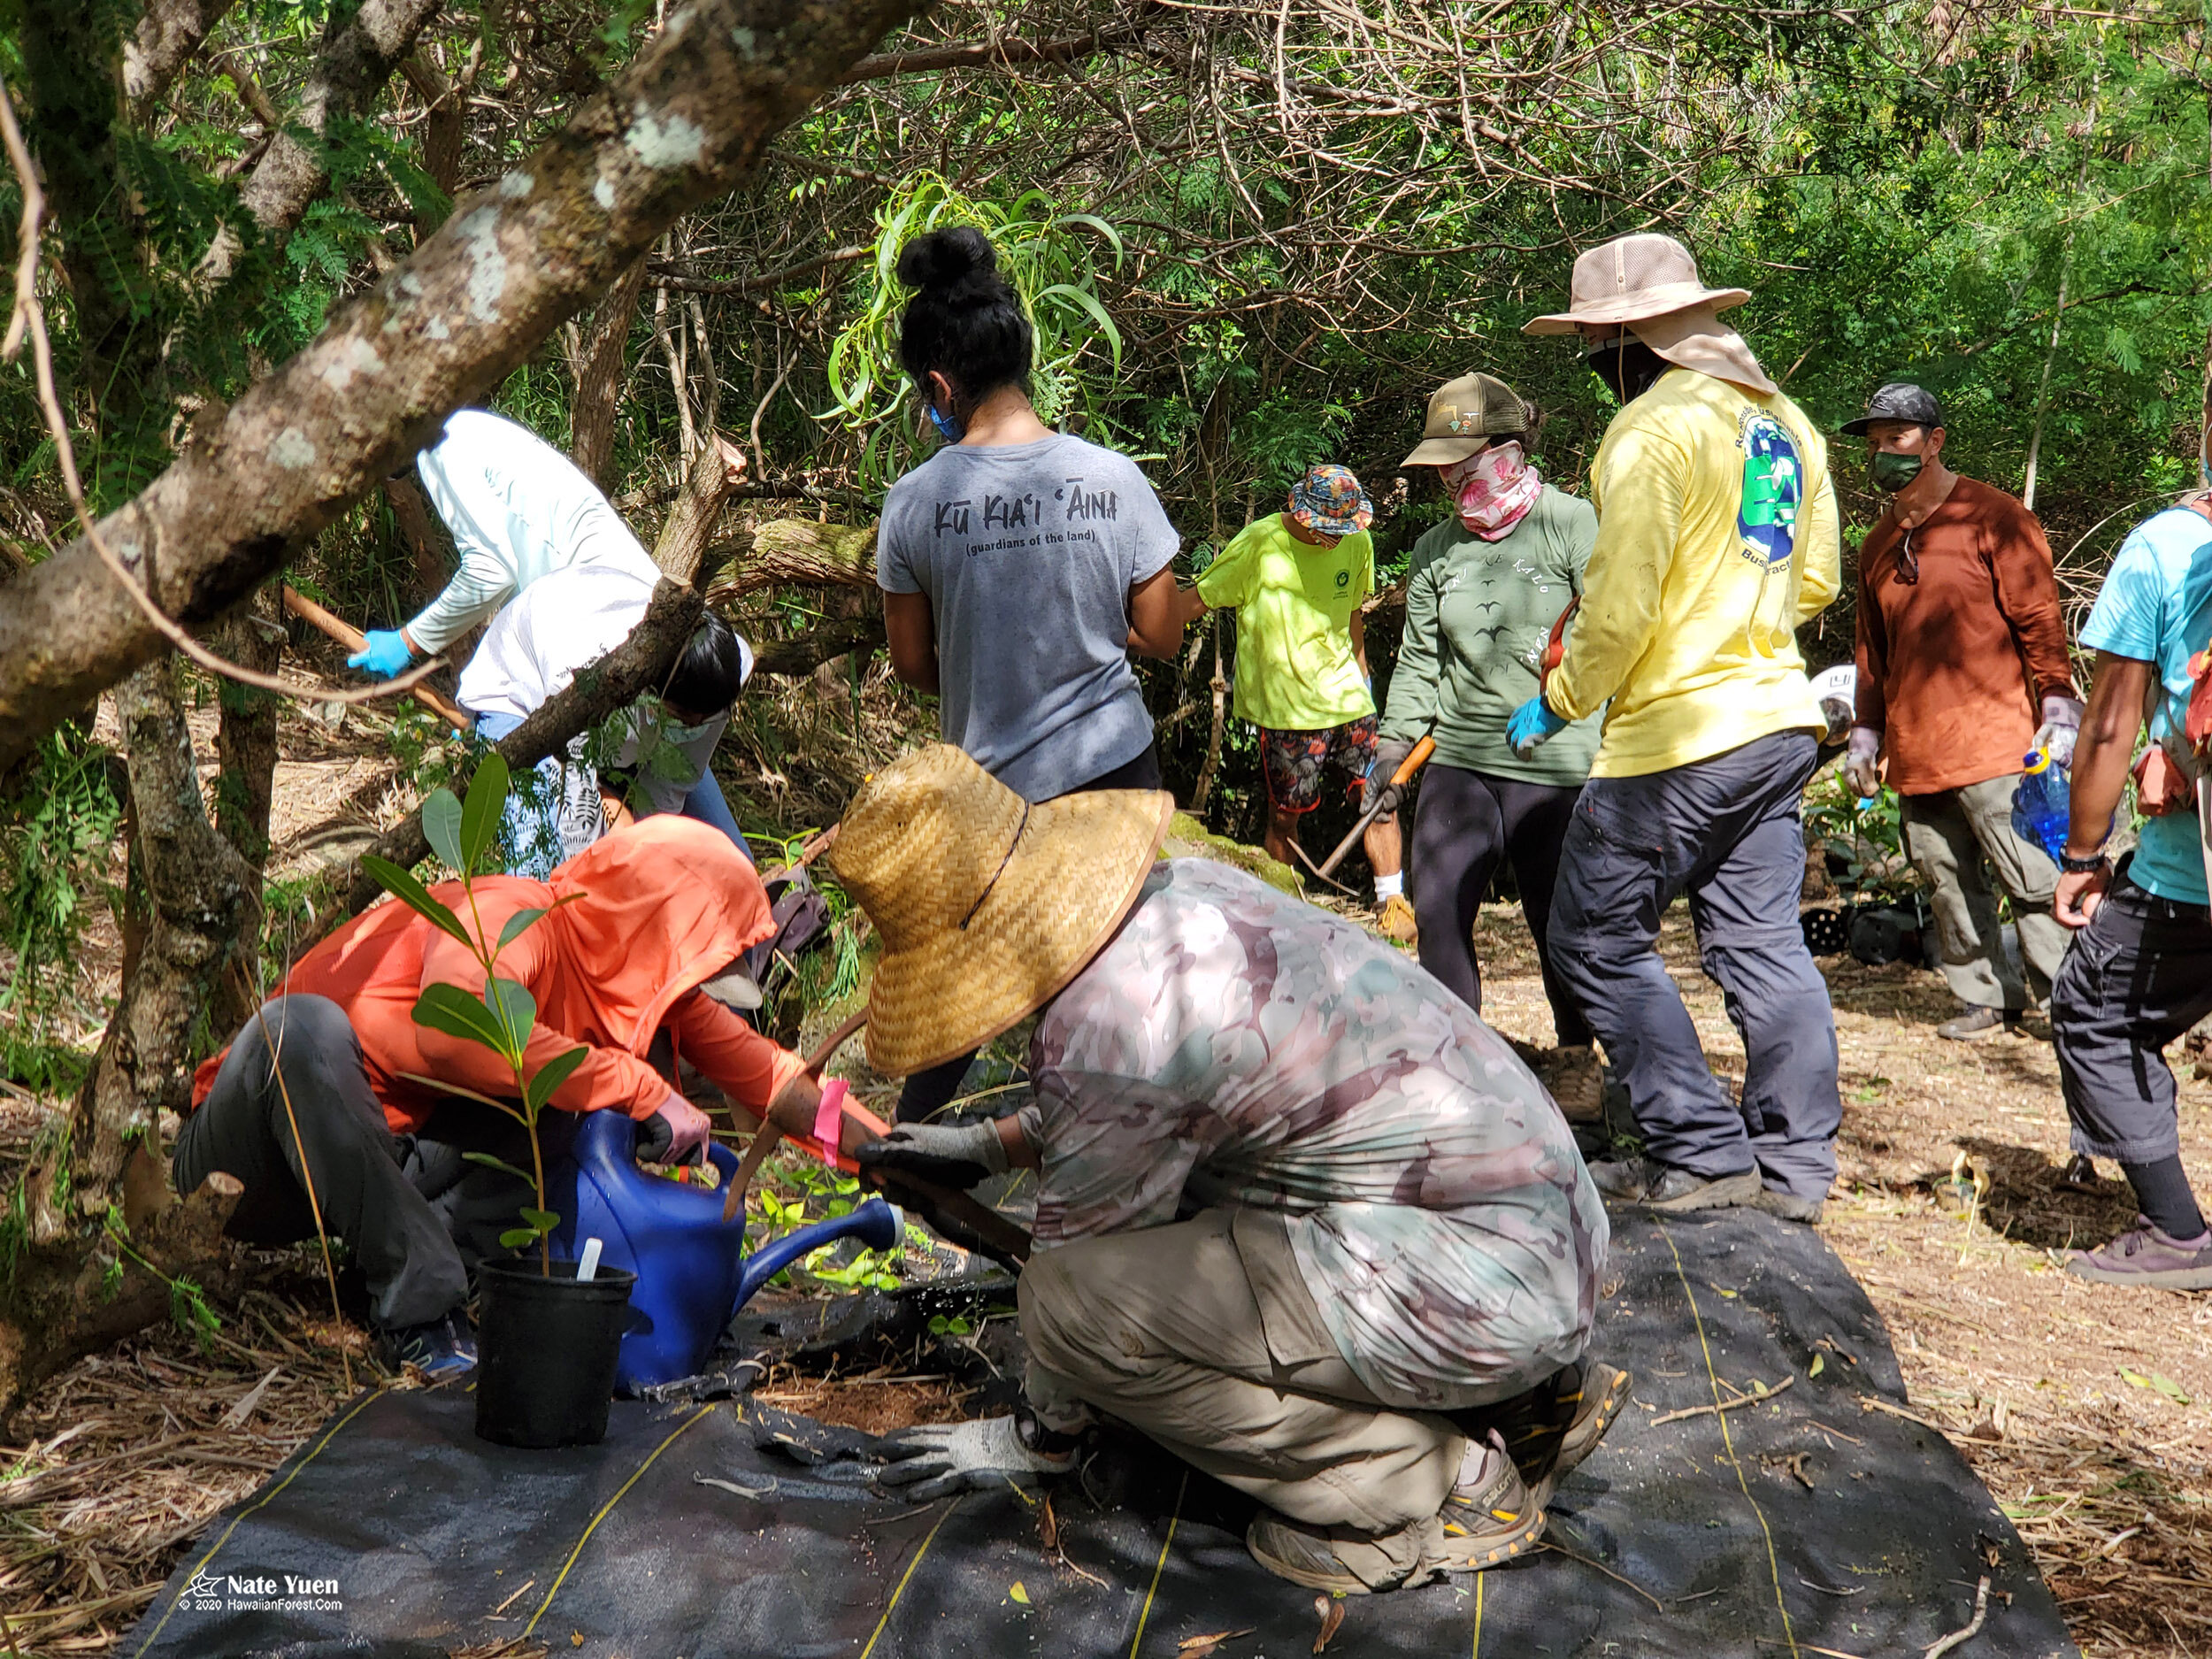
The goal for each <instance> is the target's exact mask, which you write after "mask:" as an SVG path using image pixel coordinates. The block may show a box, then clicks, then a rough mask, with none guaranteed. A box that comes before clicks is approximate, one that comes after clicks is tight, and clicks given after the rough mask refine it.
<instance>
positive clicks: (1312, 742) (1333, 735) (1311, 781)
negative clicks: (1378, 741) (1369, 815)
mask: <svg viewBox="0 0 2212 1659" xmlns="http://www.w3.org/2000/svg"><path fill="white" fill-rule="evenodd" d="M1375 725H1376V719H1375V717H1374V716H1373V715H1371V714H1363V715H1362V716H1361V717H1360V718H1358V719H1356V720H1352V721H1348V722H1347V723H1346V724H1345V725H1343V726H1329V727H1327V728H1326V729H1325V730H1323V731H1319V732H1278V731H1274V730H1271V729H1270V728H1269V727H1267V726H1262V727H1260V765H1261V769H1262V770H1263V772H1266V774H1267V798H1268V799H1269V800H1270V801H1271V802H1272V803H1274V806H1275V810H1277V811H1279V812H1310V811H1312V810H1314V808H1316V807H1317V806H1319V805H1320V804H1321V769H1322V767H1323V766H1325V765H1333V766H1335V767H1337V768H1338V769H1339V770H1340V771H1343V772H1349V773H1351V774H1352V778H1353V780H1354V784H1355V786H1357V784H1358V781H1359V780H1362V779H1363V778H1365V777H1366V776H1367V769H1368V768H1369V767H1370V766H1371V765H1373V764H1374V762H1375ZM1388 821H1389V820H1388V819H1387V818H1380V819H1378V820H1377V822H1379V823H1387V822H1388Z"/></svg>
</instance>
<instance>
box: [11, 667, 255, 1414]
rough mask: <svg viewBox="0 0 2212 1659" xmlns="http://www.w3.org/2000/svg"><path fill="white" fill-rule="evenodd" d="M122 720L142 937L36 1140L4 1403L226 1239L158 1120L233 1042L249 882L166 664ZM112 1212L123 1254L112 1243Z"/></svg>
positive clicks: (213, 1198)
mask: <svg viewBox="0 0 2212 1659" xmlns="http://www.w3.org/2000/svg"><path fill="white" fill-rule="evenodd" d="M116 712H117V714H118V716H119V718H120V721H121V724H122V728H123V746H124V750H125V754H126V756H127V764H128V767H129V775H130V790H131V809H132V810H131V818H132V826H133V837H132V848H131V859H132V864H133V870H132V882H133V886H134V889H135V890H136V891H137V893H138V894H139V895H141V902H142V906H143V918H142V938H141V940H140V942H139V944H138V948H137V950H136V952H135V953H134V957H133V960H132V961H131V963H130V965H129V968H128V970H127V973H126V975H125V979H124V983H123V987H122V996H121V1000H120V1002H119V1003H118V1005H117V1007H116V1010H115V1017H114V1018H113V1019H111V1021H110V1022H109V1024H108V1029H107V1033H106V1035H105V1036H104V1038H103V1039H102V1040H101V1043H100V1048H99V1052H98V1054H97V1055H96V1056H95V1058H94V1060H93V1065H92V1072H91V1075H90V1076H89V1077H88V1078H87V1079H86V1080H85V1084H84V1087H82V1088H81V1090H80V1091H79V1092H78V1094H77V1098H76V1100H75V1101H74V1102H73V1103H72V1105H71V1108H70V1110H69V1111H68V1113H67V1115H66V1116H65V1118H58V1119H57V1120H55V1121H54V1122H53V1123H50V1125H48V1126H47V1128H46V1129H45V1130H44V1131H43V1132H42V1137H41V1141H40V1143H39V1146H38V1148H37V1149H36V1151H35V1154H34V1156H33V1157H32V1159H31V1163H30V1167H29V1169H28V1170H27V1172H26V1173H25V1175H24V1178H23V1192H22V1201H23V1202H22V1203H21V1205H20V1207H19V1210H18V1211H17V1214H18V1216H19V1223H18V1224H17V1225H16V1227H15V1229H14V1231H13V1232H12V1236H10V1237H9V1238H8V1240H7V1243H8V1244H9V1245H10V1246H11V1247H12V1249H13V1252H14V1261H13V1271H12V1274H11V1276H10V1278H9V1280H8V1283H7V1287H6V1290H5V1293H4V1295H0V1408H4V1406H5V1405H7V1404H9V1403H11V1402H13V1401H14V1400H16V1399H19V1397H20V1396H21V1394H22V1392H23V1390H25V1389H26V1388H27V1387H29V1386H32V1385H34V1384H35V1383H36V1382H38V1381H39V1380H40V1379H42V1378H44V1377H47V1376H50V1375H51V1374H52V1373H53V1372H54V1371H57V1370H58V1369H60V1367H62V1366H63V1365H65V1364H67V1363H69V1362H70V1361H71V1360H72V1359H73V1358H75V1357H76V1356H78V1355H80V1354H82V1353H85V1352H88V1351H89V1350H90V1349H91V1348H95V1347H97V1346H100V1345H102V1344H104V1343H105V1342H108V1341H111V1340H113V1339H114V1338H115V1337H116V1336H117V1335H119V1334H121V1333H124V1332H127V1331H129V1330H133V1329H135V1328H136V1327H137V1326H138V1325H142V1324H144V1323H145V1321H146V1319H147V1318H149V1317H153V1316H154V1315H156V1314H157V1313H158V1312H159V1311H160V1310H161V1309H162V1308H164V1307H165V1306H166V1305H167V1304H168V1300H169V1295H170V1290H169V1286H168V1285H167V1284H166V1283H165V1276H166V1278H169V1279H174V1278H177V1277H180V1276H183V1277H189V1278H192V1279H198V1280H202V1281H205V1280H207V1279H210V1278H211V1277H219V1275H220V1272H221V1270H222V1269H223V1267H224V1263H225V1260H226V1256H225V1252H224V1250H223V1248H222V1247H221V1244H220V1240H219V1234H220V1232H221V1227H222V1222H223V1220H224V1219H225V1218H226V1217H227V1215H228V1213H229V1208H228V1206H229V1203H230V1202H232V1201H233V1200H234V1196H235V1194H234V1193H226V1194H205V1193H204V1194H195V1195H194V1196H193V1197H192V1198H190V1199H188V1200H187V1201H186V1202H184V1203H183V1204H181V1205H177V1204H173V1203H171V1202H170V1201H169V1198H168V1194H167V1189H166V1182H165V1179H164V1171H163V1168H162V1160H161V1140H160V1129H159V1124H160V1113H161V1110H162V1109H163V1108H164V1107H167V1108H170V1109H173V1110H176V1109H181V1108H183V1107H185V1106H187V1105H188V1104H189V1101H190V1094H191V1086H192V1065H193V1062H194V1060H195V1058H196V1056H197V1054H198V1053H199V1052H200V1051H202V1050H203V1049H204V1048H206V1047H208V1046H209V1045H210V1043H211V1041H220V1040H221V1038H222V1037H224V1036H227V1035H228V1033H227V1032H226V1031H219V1030H218V1029H216V1028H215V1027H214V1025H213V1024H212V1021H213V1020H214V1019H215V1018H219V1015H220V1010H224V1009H225V1008H226V1007H229V1006H234V1002H235V998H234V995H232V994H227V987H226V980H227V979H228V978H229V977H230V976H231V974H232V972H233V966H234V960H235V957H236V953H237V951H238V950H239V949H240V941H241V940H242V937H244V936H245V935H246V932H247V927H246V924H247V922H248V920H249V919H250V918H251V917H252V916H253V915H254V914H255V913H256V910H257V886H258V876H257V872H256V870H255V868H254V867H253V866H251V865H250V864H247V862H246V860H245V859H244V858H242V857H241V856H239V853H238V850H237V849H236V848H234V847H233V846H232V845H231V843H230V842H229V841H227V840H226V839H225V838H224V837H223V835H222V834H221V833H219V832H218V831H217V829H216V828H215V826H214V825H212V824H211V823H210V822H209V821H208V816H207V810H206V806H205V804H204V801H203V799H202V796H201V792H200V777H199V768H198V765H197V764H196V757H195V755H194V753H193V749H192V736H191V733H190V732H189V731H188V729H187V728H186V726H185V718H184V706H183V703H182V702H181V700H180V697H179V695H178V690H177V669H176V660H175V658H174V657H159V658H157V659H156V660H155V661H154V662H151V663H150V664H147V665H146V666H145V667H143V668H142V669H139V670H138V671H137V672H135V673H134V674H133V675H131V677H130V678H129V679H128V680H125V681H124V682H123V684H122V685H121V686H120V687H118V688H117V692H116ZM111 1211H112V1212H113V1217H116V1218H118V1219H119V1220H120V1222H121V1223H122V1225H124V1226H125V1227H126V1228H127V1231H128V1234H129V1248H128V1249H127V1250H126V1249H123V1248H121V1247H120V1246H119V1244H118V1243H117V1241H116V1240H115V1239H114V1238H113V1236H112V1234H111V1231H110V1229H111V1226H112V1225H115V1223H114V1221H113V1220H111ZM149 1264H150V1267H149ZM118 1268H119V1277H117V1270H118ZM150 1268H151V1270H152V1271H150Z"/></svg>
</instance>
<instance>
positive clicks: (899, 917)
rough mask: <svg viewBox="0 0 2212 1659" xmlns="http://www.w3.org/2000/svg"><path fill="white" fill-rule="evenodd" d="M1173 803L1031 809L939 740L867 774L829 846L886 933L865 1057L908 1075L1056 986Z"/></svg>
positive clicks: (1133, 895)
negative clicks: (831, 846)
mask: <svg viewBox="0 0 2212 1659" xmlns="http://www.w3.org/2000/svg"><path fill="white" fill-rule="evenodd" d="M1174 811H1175V797H1174V796H1173V795H1168V794H1166V793H1165V792H1164V791H1162V790H1156V789H1096V790H1090V791H1087V792H1085V793H1083V794H1080V795H1062V796H1061V797H1060V798H1059V799H1058V800H1056V801H1045V802H1040V803H1037V804H1035V805H1032V804H1031V803H1028V802H1026V801H1024V800H1023V799H1022V798H1021V796H1019V795H1016V794H1015V793H1014V792H1013V791H1012V790H1011V789H1010V788H1008V787H1006V786H1005V785H1004V784H1002V783H1001V782H999V780H997V779H995V778H994V777H992V776H991V774H990V773H988V772H985V771H984V770H983V768H982V767H980V766H979V765H977V764H975V762H974V761H973V760H972V759H971V758H970V757H968V756H967V755H966V754H964V752H962V751H961V750H959V749H954V748H952V747H951V746H950V745H949V744H945V743H933V744H932V745H931V746H930V747H929V748H927V749H921V750H919V751H918V752H917V753H915V754H911V755H908V756H906V757H903V758H902V759H900V760H899V761H897V762H896V763H895V764H892V765H890V766H887V767H885V768H884V770H883V771H881V772H878V773H876V775H875V776H874V777H872V778H871V779H870V780H868V781H867V783H865V784H864V785H863V786H862V787H861V791H860V793H859V794H858V795H856V796H854V797H853V803H852V805H851V807H850V808H849V810H847V811H846V813H845V820H844V824H843V826H842V827H841V828H840V829H839V830H838V832H837V844H836V846H835V847H834V848H833V849H831V851H830V855H829V859H830V864H831V866H832V867H833V869H834V870H835V871H836V872H837V879H838V881H839V882H840V883H841V885H842V886H843V887H844V888H845V890H846V891H847V892H848V893H849V894H851V895H852V896H853V897H854V898H855V899H856V900H857V901H858V902H859V904H860V908H861V909H862V910H864V911H866V912H867V916H868V920H869V921H870V922H871V923H872V924H873V925H874V927H875V930H876V933H877V934H878V935H879V937H880V938H881V939H882V941H883V956H882V958H881V959H880V960H879V962H878V963H877V964H876V972H875V979H874V980H873V981H872V983H871V985H870V986H869V988H868V1064H871V1065H872V1066H874V1067H875V1068H876V1070H877V1071H881V1072H884V1073H885V1074H887V1076H891V1077H903V1076H905V1075H907V1074H908V1073H910V1072H914V1071H921V1070H923V1069H925V1068H926V1067H928V1066H932V1065H935V1064H939V1063H940V1062H941V1061H945V1060H949V1059H951V1058H952V1057H953V1056H956V1055H961V1054H965V1053H967V1052H968V1051H969V1050H970V1049H972V1048H979V1047H980V1046H981V1045H982V1044H984V1043H986V1042H987V1041H990V1040H991V1039H992V1038H993V1037H995V1036H997V1035H998V1034H999V1033H1001V1032H1002V1031H1004V1030H1006V1029H1007V1028H1008V1027H1009V1026H1010V1025H1015V1024H1017V1023H1018V1022H1019V1021H1020V1020H1021V1019H1023V1018H1025V1017H1026V1016H1027V1015H1029V1014H1031V1013H1033V1012H1034V1011H1035V1010H1037V1009H1039V1008H1041V1007H1042V1006H1043V1005H1044V1004H1045V1003H1046V1002H1049V1001H1050V1000H1051V999H1052V998H1053V997H1055V996H1056V995H1058V994H1059V993H1060V991H1061V990H1062V989H1063V988H1064V987H1065V986H1066V985H1067V983H1068V981H1069V980H1071V979H1073V978H1074V977H1075V976H1076V974H1077V972H1079V971H1080V970H1081V968H1082V967H1083V964H1085V963H1087V962H1088V961H1089V960H1090V959H1091V958H1092V957H1093V956H1095V955H1097V953H1098V950H1099V948H1100V947H1101V946H1102V945H1103V944H1104V943H1105V942H1106V941H1107V939H1108V937H1109V936H1110V934H1111V933H1113V931H1114V929H1115V928H1117V927H1118V926H1120V925H1121V920H1122V918H1124V917H1125V916H1126V915H1127V914H1128V913H1129V907H1130V906H1131V905H1133V904H1134V903H1135V902H1136V900H1137V889H1138V887H1140V886H1141V884H1142V883H1143V881H1144V879H1145V877H1146V875H1148V873H1149V872H1150V871H1151V869H1152V864H1153V860H1154V858H1155V856H1156V855H1157V853H1158V852H1159V849H1160V842H1161V841H1162V840H1163V838H1164V837H1165V835H1166V833H1167V825H1168V819H1169V818H1171V817H1172V816H1173V814H1174Z"/></svg>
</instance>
